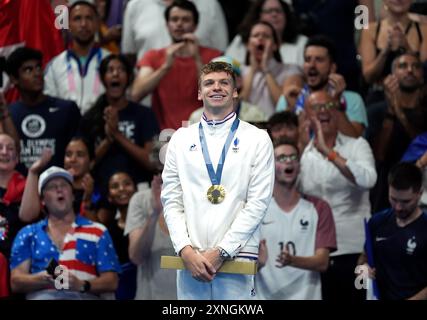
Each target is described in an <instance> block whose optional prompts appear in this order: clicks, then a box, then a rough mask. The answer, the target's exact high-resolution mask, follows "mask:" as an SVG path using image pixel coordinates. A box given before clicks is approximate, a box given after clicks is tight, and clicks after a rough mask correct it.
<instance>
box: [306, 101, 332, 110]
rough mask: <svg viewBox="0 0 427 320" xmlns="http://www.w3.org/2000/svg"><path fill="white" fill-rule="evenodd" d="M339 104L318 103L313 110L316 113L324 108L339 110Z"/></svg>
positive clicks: (312, 107) (313, 106) (312, 106)
mask: <svg viewBox="0 0 427 320" xmlns="http://www.w3.org/2000/svg"><path fill="white" fill-rule="evenodd" d="M338 107H339V104H338V103H337V102H327V103H317V104H313V105H311V109H313V110H314V111H320V110H321V109H322V108H324V109H325V110H332V109H338Z"/></svg>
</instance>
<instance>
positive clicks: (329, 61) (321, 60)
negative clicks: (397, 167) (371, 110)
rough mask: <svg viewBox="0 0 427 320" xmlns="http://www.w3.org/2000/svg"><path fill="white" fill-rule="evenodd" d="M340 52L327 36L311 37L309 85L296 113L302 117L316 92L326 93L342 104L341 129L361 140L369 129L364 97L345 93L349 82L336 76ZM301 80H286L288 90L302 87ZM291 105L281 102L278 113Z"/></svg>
mask: <svg viewBox="0 0 427 320" xmlns="http://www.w3.org/2000/svg"><path fill="white" fill-rule="evenodd" d="M335 60H336V49H335V46H334V43H333V42H332V41H331V40H330V39H329V38H327V37H326V36H323V35H317V36H313V37H311V38H310V39H309V40H308V41H307V44H306V45H305V50H304V65H303V69H304V78H305V81H306V83H305V85H304V87H303V89H302V91H301V93H300V94H299V96H298V98H297V101H296V104H295V106H294V108H293V110H292V111H294V112H295V113H297V114H300V113H301V112H302V111H303V110H304V105H305V100H306V98H307V97H308V96H309V94H310V93H311V92H313V91H318V90H325V91H327V92H328V93H329V94H330V95H331V96H332V98H334V99H335V100H337V101H339V102H340V108H339V109H338V110H339V111H340V112H339V113H337V118H336V120H337V124H338V130H339V131H340V132H341V133H343V134H345V135H347V136H350V137H360V136H361V135H362V134H363V131H364V129H365V128H367V126H368V121H367V116H366V109H365V104H364V102H363V100H362V97H361V96H360V95H359V94H358V93H356V92H353V91H348V90H345V87H346V82H345V79H344V77H343V76H342V75H340V74H338V73H336V72H337V65H336V63H335ZM299 82H300V79H299V78H298V77H291V78H289V79H287V80H286V82H285V84H284V88H285V91H286V87H289V86H293V85H296V86H299ZM288 105H289V106H290V103H289V101H287V100H286V98H281V99H279V102H278V105H277V111H283V110H285V109H287V108H288Z"/></svg>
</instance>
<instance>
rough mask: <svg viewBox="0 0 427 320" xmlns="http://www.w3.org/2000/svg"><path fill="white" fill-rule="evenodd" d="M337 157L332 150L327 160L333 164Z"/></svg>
mask: <svg viewBox="0 0 427 320" xmlns="http://www.w3.org/2000/svg"><path fill="white" fill-rule="evenodd" d="M337 157H338V153H337V152H336V151H334V150H332V151H331V152H329V153H328V160H329V161H331V162H334V161H335V159H336V158H337Z"/></svg>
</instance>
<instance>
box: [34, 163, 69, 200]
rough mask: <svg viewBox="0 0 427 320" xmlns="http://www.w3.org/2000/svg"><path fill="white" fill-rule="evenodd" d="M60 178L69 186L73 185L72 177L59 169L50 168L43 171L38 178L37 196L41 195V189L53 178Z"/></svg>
mask: <svg viewBox="0 0 427 320" xmlns="http://www.w3.org/2000/svg"><path fill="white" fill-rule="evenodd" d="M57 177H61V178H64V179H65V180H67V182H69V183H70V184H73V180H74V179H73V176H72V175H71V174H70V173H69V172H68V171H67V170H64V169H62V168H60V167H56V166H52V167H50V168H49V169H47V170H45V171H44V172H43V173H42V174H41V175H40V177H39V195H41V194H42V189H43V187H44V186H45V185H46V183H48V182H49V180H51V179H53V178H57Z"/></svg>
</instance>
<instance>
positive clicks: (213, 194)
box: [207, 184, 225, 204]
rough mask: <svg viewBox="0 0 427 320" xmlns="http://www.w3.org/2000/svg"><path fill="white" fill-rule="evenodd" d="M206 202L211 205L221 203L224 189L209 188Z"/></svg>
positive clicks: (219, 187) (218, 187)
mask: <svg viewBox="0 0 427 320" xmlns="http://www.w3.org/2000/svg"><path fill="white" fill-rule="evenodd" d="M207 196H208V200H209V201H210V202H211V203H213V204H218V203H221V202H222V201H223V200H224V198H225V188H224V187H223V186H222V185H220V184H217V185H213V186H210V188H209V189H208V192H207Z"/></svg>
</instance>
